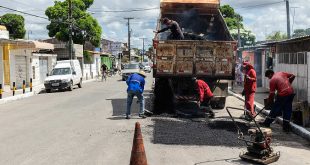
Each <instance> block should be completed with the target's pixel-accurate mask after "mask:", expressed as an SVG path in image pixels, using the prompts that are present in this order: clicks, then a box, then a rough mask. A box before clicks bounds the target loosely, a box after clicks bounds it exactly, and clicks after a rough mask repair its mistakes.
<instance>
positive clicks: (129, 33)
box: [124, 17, 134, 62]
mask: <svg viewBox="0 0 310 165" xmlns="http://www.w3.org/2000/svg"><path fill="white" fill-rule="evenodd" d="M124 19H126V20H127V21H128V23H127V25H128V52H129V62H130V61H131V58H130V37H131V31H130V20H131V19H134V18H130V17H127V18H124Z"/></svg>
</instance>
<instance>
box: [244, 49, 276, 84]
mask: <svg viewBox="0 0 310 165" xmlns="http://www.w3.org/2000/svg"><path fill="white" fill-rule="evenodd" d="M239 51H240V53H241V55H242V61H248V62H250V63H251V64H252V65H253V66H254V69H255V71H256V77H257V87H268V86H269V84H268V82H266V79H265V77H264V73H265V70H266V69H272V65H271V66H270V55H271V54H270V48H269V47H268V46H266V45H262V44H257V45H256V46H249V47H242V48H239ZM271 64H272V63H271ZM266 84H267V85H266Z"/></svg>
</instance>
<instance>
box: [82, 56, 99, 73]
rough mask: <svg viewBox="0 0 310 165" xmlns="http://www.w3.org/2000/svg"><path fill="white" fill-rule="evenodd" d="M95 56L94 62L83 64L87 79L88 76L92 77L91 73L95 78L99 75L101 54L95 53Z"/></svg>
mask: <svg viewBox="0 0 310 165" xmlns="http://www.w3.org/2000/svg"><path fill="white" fill-rule="evenodd" d="M93 58H94V60H93V63H92V64H83V67H84V75H83V77H84V79H86V77H87V78H88V79H91V75H93V78H95V77H96V76H98V72H99V74H100V64H101V59H100V55H94V56H93ZM96 59H97V60H96Z"/></svg>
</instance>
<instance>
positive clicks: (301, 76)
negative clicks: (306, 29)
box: [274, 54, 310, 101]
mask: <svg viewBox="0 0 310 165" xmlns="http://www.w3.org/2000/svg"><path fill="white" fill-rule="evenodd" d="M278 59H279V58H278V54H277V61H276V66H275V69H274V70H275V72H279V71H281V72H288V73H292V74H294V75H295V76H296V78H295V80H294V82H293V84H292V85H293V88H294V92H295V93H296V96H295V99H296V100H299V101H307V100H308V65H309V62H310V61H308V65H306V64H279V61H278Z"/></svg>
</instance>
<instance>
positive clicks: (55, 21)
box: [45, 0, 102, 46]
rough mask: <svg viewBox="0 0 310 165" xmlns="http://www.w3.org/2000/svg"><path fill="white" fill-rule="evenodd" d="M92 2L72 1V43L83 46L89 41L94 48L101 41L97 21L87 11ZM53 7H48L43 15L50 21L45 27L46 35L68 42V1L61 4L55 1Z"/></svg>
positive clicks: (91, 0)
mask: <svg viewBox="0 0 310 165" xmlns="http://www.w3.org/2000/svg"><path fill="white" fill-rule="evenodd" d="M93 1H94V0H72V6H73V7H72V8H73V11H72V18H73V30H72V31H73V36H72V39H73V42H74V43H76V44H84V43H85V41H90V42H91V43H92V44H93V45H94V46H99V45H100V41H101V33H102V30H101V26H100V25H99V23H98V21H97V20H96V19H95V18H94V17H93V16H92V15H91V14H89V13H87V11H86V10H87V9H88V8H89V7H90V6H91V5H92V4H93ZM54 3H55V4H54V6H52V7H48V8H47V9H46V11H45V15H46V16H47V17H48V18H49V20H50V21H51V22H50V24H49V25H47V27H46V28H47V30H48V31H49V32H48V35H49V36H50V37H56V38H57V39H59V40H61V41H65V42H66V41H68V40H69V28H68V26H69V20H68V8H69V7H68V6H69V5H68V4H69V2H68V0H65V1H63V2H61V1H55V2H54Z"/></svg>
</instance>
